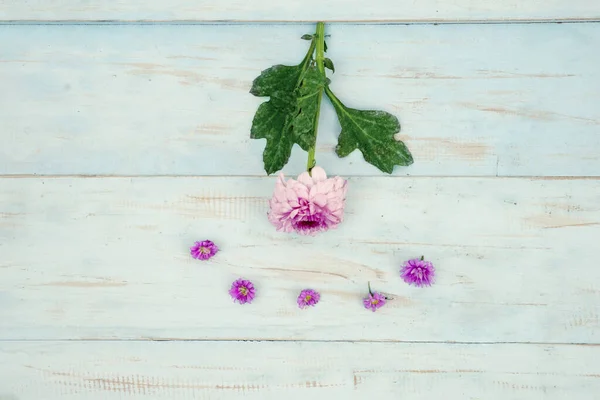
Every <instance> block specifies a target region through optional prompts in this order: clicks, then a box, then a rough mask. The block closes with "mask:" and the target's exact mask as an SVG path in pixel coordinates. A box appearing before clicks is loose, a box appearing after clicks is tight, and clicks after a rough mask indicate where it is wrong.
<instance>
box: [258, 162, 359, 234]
mask: <svg viewBox="0 0 600 400" xmlns="http://www.w3.org/2000/svg"><path fill="white" fill-rule="evenodd" d="M346 184H347V182H346V180H344V179H342V178H340V177H339V176H336V177H335V178H327V174H326V173H325V170H323V168H320V167H314V168H313V169H312V171H311V175H309V173H308V172H303V173H301V174H300V175H299V176H298V180H295V179H288V180H287V181H286V180H285V179H284V176H283V174H280V175H279V178H278V180H277V183H276V184H275V191H274V192H273V198H272V199H271V200H270V201H269V205H270V207H271V210H270V212H269V221H270V222H271V224H273V225H274V226H275V227H276V228H277V230H278V231H283V232H292V231H296V232H298V233H300V234H303V235H315V234H317V233H318V232H322V231H326V230H328V229H330V228H336V227H337V225H338V224H339V223H340V222H342V220H343V219H344V205H345V201H346V190H347V188H346Z"/></svg>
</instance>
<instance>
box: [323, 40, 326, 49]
mask: <svg viewBox="0 0 600 400" xmlns="http://www.w3.org/2000/svg"><path fill="white" fill-rule="evenodd" d="M323 51H324V52H327V42H325V41H323Z"/></svg>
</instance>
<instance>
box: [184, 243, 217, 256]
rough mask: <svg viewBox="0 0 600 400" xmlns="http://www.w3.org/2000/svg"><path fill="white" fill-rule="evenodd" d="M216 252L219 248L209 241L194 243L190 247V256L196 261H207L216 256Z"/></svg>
mask: <svg viewBox="0 0 600 400" xmlns="http://www.w3.org/2000/svg"><path fill="white" fill-rule="evenodd" d="M217 251H219V248H218V247H217V245H216V244H214V243H213V242H211V241H210V240H203V241H201V242H196V243H194V245H193V246H192V247H190V254H191V255H192V257H194V258H195V259H196V260H208V259H209V258H212V256H214V255H215V254H217Z"/></svg>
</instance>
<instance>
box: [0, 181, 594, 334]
mask: <svg viewBox="0 0 600 400" xmlns="http://www.w3.org/2000/svg"><path fill="white" fill-rule="evenodd" d="M274 180H275V179H274V178H80V179H73V178H55V179H44V178H4V179H1V180H0V339H11V340H12V339H99V338H104V339H109V338H110V339H145V338H163V339H164V338H181V339H276V340H385V341H419V342H421V341H459V342H552V343H563V342H569V343H570V342H577V343H599V342H600V341H599V338H598V328H599V310H600V287H599V286H598V283H599V282H600V269H598V268H595V267H594V265H595V264H594V262H595V261H594V260H597V259H598V258H599V254H598V252H599V249H598V246H596V243H597V239H598V237H600V179H576V180H573V179H562V180H554V179H537V180H536V179H517V178H505V179H501V178H486V179H484V178H354V179H351V180H350V183H349V185H350V189H349V195H348V196H349V197H348V204H347V215H346V221H345V222H344V223H343V224H342V225H341V226H340V228H339V229H338V230H337V231H335V232H328V233H326V234H323V235H321V236H317V237H314V238H312V237H297V236H293V235H288V234H280V233H277V232H275V231H274V229H273V228H272V227H271V226H270V225H269V224H268V221H267V218H266V212H267V204H266V202H267V199H268V198H269V197H270V194H271V192H272V188H273V184H274ZM205 238H210V239H212V240H214V241H215V242H216V243H217V244H218V245H219V246H220V247H221V249H222V251H221V252H220V253H219V254H218V255H217V256H216V257H215V258H214V259H213V260H211V261H210V262H205V263H203V262H199V261H196V260H193V259H191V257H190V256H189V250H188V248H189V246H190V245H191V244H192V243H193V241H194V240H202V239H205ZM422 254H423V255H425V256H426V257H427V258H428V259H430V260H432V261H433V262H434V263H435V264H436V266H437V268H438V281H437V283H436V285H435V286H434V287H432V288H428V289H418V288H411V287H409V286H407V285H406V284H404V283H403V282H402V281H401V280H400V278H399V274H398V271H399V267H400V265H401V263H402V261H404V260H406V259H408V258H412V257H417V256H420V255H422ZM240 276H242V277H246V278H248V279H251V280H253V281H254V282H255V283H256V286H257V290H258V297H257V299H256V301H255V302H254V303H253V304H251V305H246V306H240V305H236V304H233V303H232V301H231V299H230V298H229V296H228V294H227V289H228V288H229V285H230V284H231V282H232V281H233V280H234V279H236V278H238V277H240ZM369 281H370V282H372V285H373V288H374V290H378V291H382V292H384V293H387V294H388V295H389V296H391V297H393V298H394V300H392V301H391V302H390V304H389V305H388V306H386V307H385V308H382V309H381V310H380V311H378V312H377V313H372V312H369V311H367V310H365V309H363V307H362V304H361V298H362V297H363V296H364V295H365V294H366V291H367V282H369ZM306 287H312V288H314V289H317V290H319V291H321V292H322V301H321V303H320V304H319V305H318V307H315V308H313V309H310V310H299V309H298V308H297V306H296V303H295V300H296V297H297V295H298V293H299V291H300V290H301V289H304V288H306Z"/></svg>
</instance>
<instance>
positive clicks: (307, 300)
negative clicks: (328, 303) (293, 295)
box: [298, 289, 321, 308]
mask: <svg viewBox="0 0 600 400" xmlns="http://www.w3.org/2000/svg"><path fill="white" fill-rule="evenodd" d="M320 299H321V294H319V292H317V291H315V290H312V289H304V290H303V291H301V292H300V295H299V296H298V307H300V308H306V307H310V306H314V305H315V304H317V303H318V302H319V300H320Z"/></svg>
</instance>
